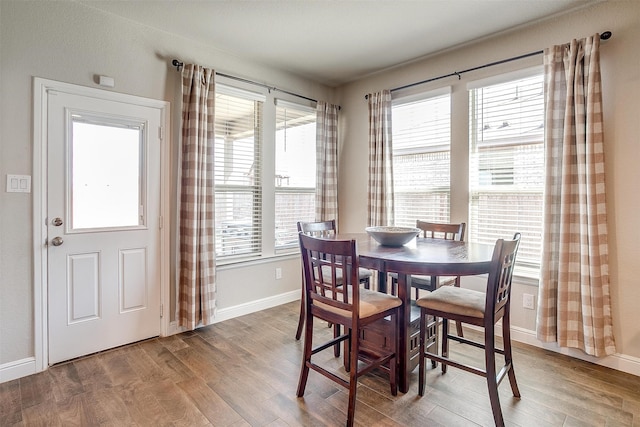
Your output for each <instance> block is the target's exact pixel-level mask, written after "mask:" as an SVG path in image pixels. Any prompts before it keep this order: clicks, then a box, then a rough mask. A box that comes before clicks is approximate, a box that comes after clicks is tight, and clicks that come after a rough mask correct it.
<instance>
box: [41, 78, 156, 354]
mask: <svg viewBox="0 0 640 427" xmlns="http://www.w3.org/2000/svg"><path fill="white" fill-rule="evenodd" d="M47 99H48V105H47V150H48V151H47V186H48V188H47V221H46V222H47V260H48V266H47V268H48V270H47V273H48V277H47V281H48V328H49V331H48V332H49V340H48V341H49V364H54V363H57V362H61V361H64V360H68V359H72V358H75V357H78V356H82V355H86V354H90V353H94V352H97V351H101V350H105V349H108V348H112V347H116V346H119V345H123V344H127V343H131V342H135V341H138V340H142V339H145V338H150V337H154V336H157V335H159V334H160V330H161V320H160V314H161V312H160V293H161V292H160V268H159V266H160V225H161V224H160V188H161V186H160V181H161V180H160V155H161V146H160V144H161V140H160V137H161V132H160V130H161V125H162V113H161V109H158V108H152V107H149V106H144V105H136V104H135V103H130V102H118V101H114V100H106V99H101V98H100V97H94V96H83V95H78V94H70V93H64V92H61V91H51V90H50V91H49V93H48V97H47Z"/></svg>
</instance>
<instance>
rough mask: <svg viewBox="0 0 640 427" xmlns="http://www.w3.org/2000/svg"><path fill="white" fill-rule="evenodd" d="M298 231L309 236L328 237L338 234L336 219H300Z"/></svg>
mask: <svg viewBox="0 0 640 427" xmlns="http://www.w3.org/2000/svg"><path fill="white" fill-rule="evenodd" d="M298 232H302V233H304V234H306V235H308V236H314V237H327V236H331V235H334V234H336V220H335V219H331V220H328V221H317V222H303V221H298Z"/></svg>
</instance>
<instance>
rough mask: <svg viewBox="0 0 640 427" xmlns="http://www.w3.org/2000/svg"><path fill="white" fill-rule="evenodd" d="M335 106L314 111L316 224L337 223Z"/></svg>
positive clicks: (336, 123)
mask: <svg viewBox="0 0 640 427" xmlns="http://www.w3.org/2000/svg"><path fill="white" fill-rule="evenodd" d="M338 108H339V107H338V106H337V105H330V104H327V103H326V102H324V101H318V105H317V107H316V221H327V220H331V219H335V220H336V224H337V223H338Z"/></svg>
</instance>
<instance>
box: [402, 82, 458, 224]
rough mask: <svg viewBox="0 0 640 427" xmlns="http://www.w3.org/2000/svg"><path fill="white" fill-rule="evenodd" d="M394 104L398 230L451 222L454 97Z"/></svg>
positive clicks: (429, 98)
mask: <svg viewBox="0 0 640 427" xmlns="http://www.w3.org/2000/svg"><path fill="white" fill-rule="evenodd" d="M430 95H431V96H430V97H427V98H425V97H423V98H422V99H419V100H415V98H413V100H412V99H407V98H405V99H400V100H394V103H393V107H392V123H393V125H392V140H393V181H394V182H393V185H394V193H395V196H394V216H395V225H397V226H408V227H415V225H416V219H421V220H426V221H433V222H449V165H450V157H449V156H450V145H451V137H450V135H451V126H450V116H451V109H450V95H449V91H448V89H447V91H446V94H443V93H442V92H438V93H435V92H434V93H431V94H430Z"/></svg>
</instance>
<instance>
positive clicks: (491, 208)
mask: <svg viewBox="0 0 640 427" xmlns="http://www.w3.org/2000/svg"><path fill="white" fill-rule="evenodd" d="M469 100H470V106H469V111H470V120H469V123H470V132H469V141H470V143H469V147H470V157H469V168H470V170H469V197H470V201H469V209H470V211H469V240H470V241H475V242H482V243H490V244H493V243H495V241H496V240H497V239H499V238H511V237H512V236H513V234H514V232H516V231H519V232H521V233H522V239H521V242H520V248H519V250H518V263H517V267H516V268H517V271H518V274H521V275H525V276H532V277H536V278H537V276H538V271H539V267H540V254H541V252H540V251H541V240H542V224H543V218H542V202H543V190H544V133H543V132H544V96H543V76H542V74H537V75H535V76H532V77H526V78H517V79H515V80H510V81H506V82H501V83H498V84H492V85H487V86H480V87H475V88H473V89H472V90H470V91H469Z"/></svg>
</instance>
